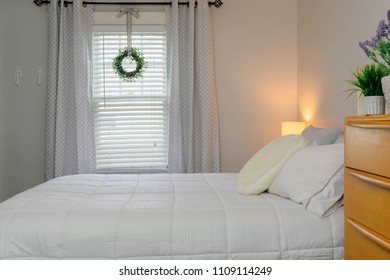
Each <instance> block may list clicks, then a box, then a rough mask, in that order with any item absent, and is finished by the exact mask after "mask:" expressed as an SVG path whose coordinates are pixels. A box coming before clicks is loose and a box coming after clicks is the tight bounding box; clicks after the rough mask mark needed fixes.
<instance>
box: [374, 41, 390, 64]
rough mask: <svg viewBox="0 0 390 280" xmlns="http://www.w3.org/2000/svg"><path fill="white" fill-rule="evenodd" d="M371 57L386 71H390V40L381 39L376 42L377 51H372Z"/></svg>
mask: <svg viewBox="0 0 390 280" xmlns="http://www.w3.org/2000/svg"><path fill="white" fill-rule="evenodd" d="M369 58H370V59H372V60H373V61H374V62H376V63H378V65H379V67H380V68H382V69H383V70H385V71H390V42H389V41H386V40H385V39H381V40H379V41H378V42H377V43H376V46H375V51H370V55H369Z"/></svg>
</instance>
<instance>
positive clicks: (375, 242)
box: [344, 218, 390, 260]
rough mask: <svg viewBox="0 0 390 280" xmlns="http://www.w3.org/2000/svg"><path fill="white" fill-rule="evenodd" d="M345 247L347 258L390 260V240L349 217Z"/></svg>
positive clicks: (346, 225) (346, 221)
mask: <svg viewBox="0 0 390 280" xmlns="http://www.w3.org/2000/svg"><path fill="white" fill-rule="evenodd" d="M344 249H345V259H347V260H351V259H355V260H390V240H389V239H387V238H385V237H383V236H380V235H378V234H376V233H375V232H372V231H371V230H370V229H368V228H366V227H364V226H363V225H361V224H359V223H356V222H355V221H353V220H350V219H348V218H347V219H346V220H345V244H344Z"/></svg>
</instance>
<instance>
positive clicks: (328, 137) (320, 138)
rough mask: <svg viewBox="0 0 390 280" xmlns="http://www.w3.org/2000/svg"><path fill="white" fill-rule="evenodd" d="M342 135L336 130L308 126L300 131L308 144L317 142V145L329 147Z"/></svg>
mask: <svg viewBox="0 0 390 280" xmlns="http://www.w3.org/2000/svg"><path fill="white" fill-rule="evenodd" d="M343 134H344V133H343V132H342V131H341V130H340V129H337V128H321V127H314V126H312V125H309V126H308V127H306V128H305V129H304V130H303V131H302V136H303V137H305V138H306V139H307V140H309V142H310V143H313V142H317V144H318V145H329V144H333V143H335V142H336V141H337V139H338V137H339V136H340V135H343Z"/></svg>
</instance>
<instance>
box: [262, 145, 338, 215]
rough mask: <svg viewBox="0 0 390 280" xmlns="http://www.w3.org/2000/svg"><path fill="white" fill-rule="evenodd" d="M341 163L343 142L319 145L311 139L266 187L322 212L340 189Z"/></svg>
mask: <svg viewBox="0 0 390 280" xmlns="http://www.w3.org/2000/svg"><path fill="white" fill-rule="evenodd" d="M343 165H344V144H343V143H338V144H332V145H322V146H318V145H317V144H316V143H314V144H312V145H310V146H307V147H306V148H304V149H302V150H300V151H298V152H297V153H296V154H295V155H294V156H292V157H291V159H290V160H289V161H288V162H287V163H286V164H285V166H284V167H283V169H282V170H281V171H280V173H279V175H278V177H277V178H276V179H275V181H274V182H273V184H272V185H271V187H270V188H269V190H268V191H269V192H270V193H273V194H277V195H280V196H283V197H286V198H289V199H292V200H294V201H295V202H297V203H302V204H303V205H304V206H305V207H307V209H308V210H309V211H312V212H313V213H314V214H316V215H318V216H324V215H326V214H327V211H328V210H330V208H331V207H332V206H333V205H334V204H335V203H336V202H337V201H338V200H340V198H341V196H342V193H343V191H344V190H343V179H342V178H343V174H344V173H342V170H343Z"/></svg>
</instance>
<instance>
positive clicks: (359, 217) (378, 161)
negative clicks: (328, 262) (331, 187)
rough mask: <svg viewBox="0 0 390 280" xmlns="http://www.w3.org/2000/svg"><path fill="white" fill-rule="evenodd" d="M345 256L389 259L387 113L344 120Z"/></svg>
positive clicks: (389, 133)
mask: <svg viewBox="0 0 390 280" xmlns="http://www.w3.org/2000/svg"><path fill="white" fill-rule="evenodd" d="M344 183H345V184H344V202H345V242H344V243H345V259H363V260H368V259H390V115H377V116H358V117H348V118H346V120H345V182H344Z"/></svg>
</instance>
